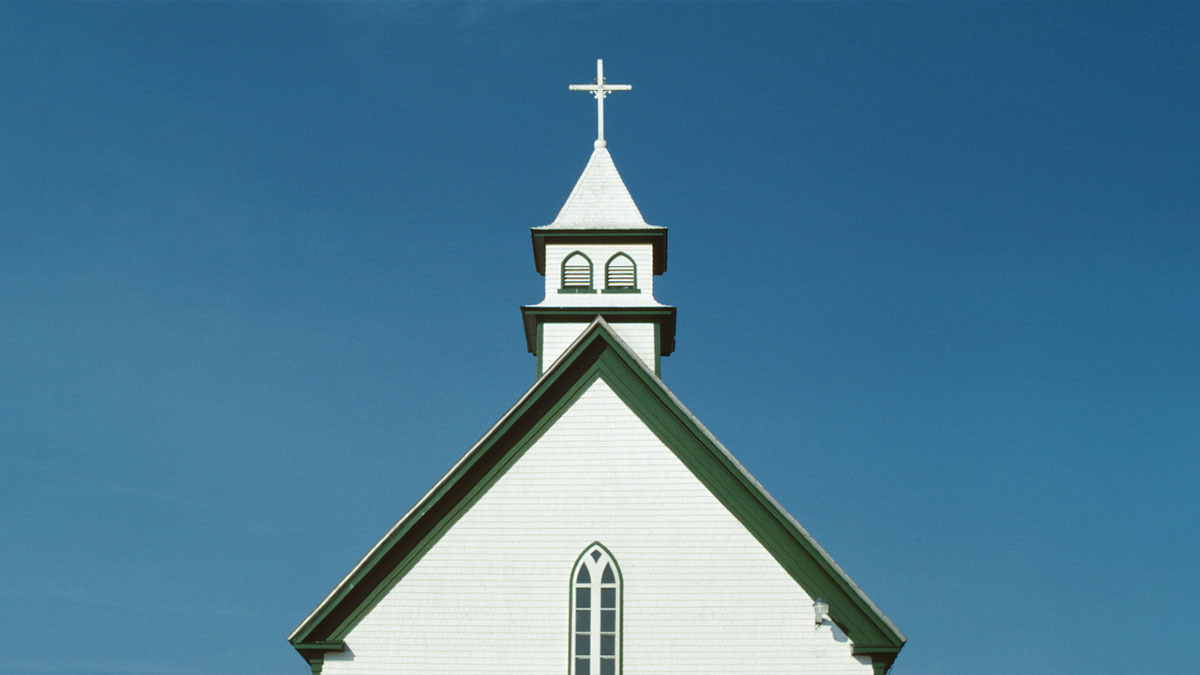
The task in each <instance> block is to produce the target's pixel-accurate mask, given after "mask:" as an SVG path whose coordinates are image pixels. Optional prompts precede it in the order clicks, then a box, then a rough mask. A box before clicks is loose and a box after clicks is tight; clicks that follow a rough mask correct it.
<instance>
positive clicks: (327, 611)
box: [288, 316, 905, 673]
mask: <svg viewBox="0 0 1200 675" xmlns="http://www.w3.org/2000/svg"><path fill="white" fill-rule="evenodd" d="M597 378H601V379H603V380H604V381H605V382H606V383H607V384H608V386H609V387H610V388H611V389H612V390H613V391H614V392H616V394H617V395H618V396H619V397H620V398H621V400H622V401H624V402H625V404H626V405H628V406H629V408H630V409H631V410H632V411H633V412H634V413H635V414H636V415H637V416H638V417H639V418H640V419H641V420H642V421H643V422H644V423H645V424H646V425H647V427H649V428H650V429H651V430H652V431H653V432H654V433H655V435H656V436H658V438H659V439H660V440H661V441H662V442H663V443H664V444H665V445H666V446H667V447H668V448H670V450H671V451H672V452H673V453H674V454H675V455H676V456H677V457H679V459H680V460H681V461H682V462H683V463H684V465H685V466H686V467H687V468H688V470H690V471H691V472H692V473H693V474H694V475H695V476H696V477H697V478H698V479H699V480H700V481H701V482H702V483H703V484H704V485H705V487H707V488H708V490H709V491H711V492H712V493H713V495H714V496H715V497H716V498H717V499H718V500H720V502H721V503H722V504H723V505H724V506H725V507H726V508H727V509H729V511H730V512H731V513H732V514H733V515H734V516H735V517H736V518H737V519H738V520H739V521H740V522H741V523H742V524H743V525H744V526H745V527H746V528H747V530H749V531H750V532H751V534H753V535H754V537H755V538H756V539H757V540H758V541H759V542H761V543H762V545H763V546H764V547H765V548H766V549H767V551H768V552H770V553H771V555H772V556H773V557H774V558H775V559H776V561H778V562H779V564H780V565H781V566H782V567H783V568H784V569H785V570H786V571H787V572H788V574H789V575H790V576H791V577H792V578H793V579H794V580H795V581H796V583H798V584H799V585H800V586H801V587H802V588H803V589H804V590H805V591H806V592H807V593H808V594H809V595H811V596H812V597H814V598H815V597H823V598H825V599H826V600H828V601H829V605H830V610H829V614H830V617H831V618H832V619H833V620H834V621H835V622H836V623H837V624H838V625H839V626H840V627H841V628H842V629H843V631H844V632H845V633H846V635H847V636H848V637H849V638H850V640H851V642H853V645H854V648H853V653H854V654H856V655H864V656H869V657H870V658H871V659H872V662H873V663H874V664H875V668H876V672H877V673H884V672H886V671H887V669H888V668H889V667H890V666H891V663H892V661H893V660H894V659H895V657H896V654H897V653H899V651H900V649H901V647H903V645H904V642H905V637H904V635H903V634H902V633H901V632H900V630H899V629H898V628H896V626H895V625H894V624H893V623H892V622H891V621H890V620H889V619H888V618H887V617H886V616H884V614H883V612H881V611H880V610H879V608H878V607H876V606H875V605H874V603H872V602H871V600H870V599H869V598H867V596H866V594H864V593H863V592H862V590H861V589H859V588H858V586H857V585H856V584H855V583H854V582H853V581H852V580H851V579H850V578H849V577H848V576H847V575H846V573H845V572H843V571H842V569H841V568H840V567H838V566H837V564H836V563H835V562H834V561H833V559H832V558H830V557H829V554H827V553H826V552H825V551H824V549H822V548H821V547H820V546H819V545H818V544H817V543H816V541H814V540H813V538H812V537H811V536H810V535H809V534H808V532H806V531H805V530H804V528H803V527H801V525H800V524H799V523H797V522H796V521H795V520H794V519H793V518H792V517H791V516H790V515H788V514H787V512H786V511H784V510H783V507H781V506H780V505H779V503H778V502H776V501H775V500H774V499H773V498H772V497H771V496H770V495H769V494H767V492H766V490H765V489H763V487H762V485H760V484H759V483H758V481H756V480H755V479H754V478H753V477H752V476H751V475H750V474H749V473H748V472H747V471H746V470H745V468H743V467H742V465H741V464H739V463H738V461H737V460H736V459H734V457H733V455H731V454H730V453H729V451H728V450H726V449H725V447H724V446H722V445H721V443H720V442H719V441H718V440H717V439H716V438H715V437H713V435H712V434H710V433H709V432H708V430H707V429H705V428H704V425H703V424H701V423H700V421H699V420H697V419H696V417H695V416H694V415H692V414H691V412H689V411H688V410H687V408H685V407H684V406H683V404H682V403H680V402H679V400H678V399H677V398H675V395H674V394H672V393H671V391H670V390H669V389H667V387H666V385H665V384H663V382H662V380H660V379H658V377H656V376H655V375H654V372H653V371H652V370H650V369H649V368H648V367H647V366H646V365H645V364H644V363H643V362H642V361H641V360H640V359H639V358H638V357H637V356H635V355H634V353H633V351H632V350H631V349H630V348H629V347H628V346H627V345H626V344H625V343H624V342H623V341H622V340H621V339H620V338H619V337H618V336H617V335H616V333H615V332H614V331H613V330H612V329H611V328H610V327H609V325H608V324H607V323H606V322H605V321H604V320H603V319H602V318H600V317H599V316H597V317H596V318H595V320H594V321H593V322H592V323H591V325H590V326H589V327H588V329H587V330H585V331H584V332H583V334H582V335H580V337H579V338H578V339H577V340H576V341H575V342H574V343H573V344H572V345H571V347H569V348H568V349H567V350H566V351H565V352H564V353H563V355H562V356H561V357H559V359H558V360H557V361H556V362H555V363H554V365H552V366H551V367H550V368H549V369H548V370H546V372H545V373H544V374H543V375H542V376H541V377H540V378H538V380H537V381H536V382H535V383H534V384H533V386H532V387H531V388H530V389H529V390H528V391H526V392H525V394H524V395H523V396H522V397H521V398H520V400H518V401H517V403H516V404H515V405H514V406H513V407H512V408H510V409H509V410H508V412H507V413H505V414H504V416H503V417H501V418H500V420H499V421H498V422H497V423H496V424H495V425H494V426H493V427H492V428H491V429H490V430H488V432H487V433H486V434H484V436H483V438H481V439H480V440H479V441H478V442H477V443H476V444H475V445H474V446H473V447H472V448H471V449H470V450H468V451H467V453H466V454H465V455H463V457H462V458H461V459H459V460H458V462H457V463H456V464H455V465H454V466H453V467H452V468H451V469H450V471H449V472H448V473H447V474H446V475H445V476H443V477H442V479H441V480H439V481H438V482H437V484H435V485H434V486H433V488H432V489H431V490H430V491H429V492H428V493H427V494H426V495H425V496H424V497H422V498H421V500H420V501H419V502H417V504H416V505H415V506H414V507H413V508H412V509H411V510H409V512H408V513H407V514H405V515H404V517H402V518H401V519H400V520H399V522H397V523H396V524H395V525H394V526H393V527H392V528H391V529H390V530H389V531H388V532H387V534H386V535H384V537H383V539H381V540H380V541H379V543H377V544H376V545H375V546H374V547H373V548H372V549H371V550H370V551H369V552H367V555H366V556H364V557H363V559H362V560H361V561H359V563H358V564H357V565H355V567H354V569H352V570H351V571H350V573H349V574H347V575H346V577H345V578H344V579H342V581H341V582H340V583H339V584H338V585H337V586H336V587H335V588H334V589H333V591H331V592H330V593H329V595H328V596H326V597H325V599H324V600H322V601H321V603H320V604H319V605H318V606H317V608H316V609H315V610H313V612H312V613H311V614H309V615H308V617H306V618H305V619H304V621H303V622H301V624H300V625H299V626H298V627H297V628H296V630H294V631H293V632H292V634H291V635H289V636H288V641H289V642H291V643H292V645H293V646H294V647H295V648H296V649H297V651H299V652H300V654H301V655H302V656H304V657H305V658H306V659H309V660H310V661H313V660H314V659H315V660H317V661H319V660H320V659H321V658H322V655H323V653H324V652H326V651H340V650H341V649H342V648H343V643H342V641H343V640H344V639H345V637H346V635H347V634H348V633H349V632H350V630H351V629H353V627H354V626H355V625H356V624H357V623H358V621H359V620H360V619H361V618H362V617H363V616H365V615H366V614H367V612H369V611H370V610H371V608H373V607H374V606H375V604H376V603H377V602H378V601H379V600H380V599H381V598H382V597H383V595H384V594H385V593H386V592H387V591H388V590H389V589H391V588H392V587H393V586H394V585H395V584H396V583H397V582H398V581H399V580H400V579H401V578H402V577H403V576H404V575H405V574H406V573H407V572H408V570H410V569H411V568H412V567H413V566H414V565H415V564H416V563H417V562H418V561H419V560H420V559H421V557H422V556H423V555H424V554H425V552H426V551H428V550H429V549H430V548H431V547H432V546H433V545H434V544H436V542H437V541H438V539H440V538H441V536H442V534H444V533H445V532H446V531H447V530H448V529H449V528H450V527H452V526H453V524H454V523H455V522H456V521H457V520H458V518H459V517H460V516H461V515H462V514H463V513H465V512H466V511H467V510H468V509H469V508H471V506H472V505H474V503H475V502H476V501H477V500H478V499H479V497H481V496H482V495H483V493H485V492H486V491H487V490H488V488H489V487H491V485H492V484H494V483H495V482H496V481H497V480H498V479H499V478H500V477H501V476H502V475H503V474H504V473H505V472H506V471H507V470H508V468H509V467H511V466H512V465H513V464H514V463H515V462H516V461H517V460H518V459H519V458H520V457H521V455H522V454H523V453H524V451H525V450H527V449H528V448H529V447H530V446H531V445H533V443H534V442H535V441H536V440H537V439H538V438H540V437H541V435H542V434H543V433H544V432H545V431H546V430H547V429H549V428H550V426H551V425H553V423H554V422H555V421H556V420H557V419H558V417H559V416H561V415H562V413H563V412H565V411H566V410H567V409H568V408H569V407H570V406H571V405H572V404H573V403H574V401H575V400H576V399H577V398H578V397H579V396H580V395H582V393H583V392H584V391H585V390H586V389H587V388H588V386H590V385H591V383H592V382H594V381H595V380H596V379H597Z"/></svg>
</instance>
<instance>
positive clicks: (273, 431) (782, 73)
mask: <svg viewBox="0 0 1200 675" xmlns="http://www.w3.org/2000/svg"><path fill="white" fill-rule="evenodd" d="M1197 35H1200V11H1198V10H1197V5H1196V4H1190V5H1169V4H1162V3H1150V4H1148V5H1146V6H1140V5H1134V4H1092V3H1087V4H1031V3H1022V4H946V3H938V4H892V3H888V4H832V3H821V4H783V3H772V4H737V5H726V4H613V5H595V4H556V5H544V4H495V5H493V4H486V5H485V4H449V3H447V4H419V5H382V4H348V5H343V4H337V5H332V4H329V5H327V4H312V3H302V4H295V3H278V4H277V3H271V4H147V3H126V4H36V5H35V4H18V3H6V4H3V5H0V133H2V134H3V143H2V146H0V147H2V149H0V308H2V309H0V634H2V635H4V636H5V647H4V649H3V651H2V652H0V673H6V674H8V673H12V674H26V673H80V674H92V673H103V674H118V675H126V674H128V675H134V674H137V675H160V674H161V675H185V674H186V675H217V674H221V675H225V674H228V673H270V674H276V673H278V674H281V675H282V674H286V673H295V674H299V673H303V672H307V671H306V667H305V665H304V664H303V662H302V660H301V659H300V658H299V657H298V656H297V655H296V654H295V653H294V652H293V650H292V649H291V648H290V647H289V646H288V645H287V644H286V642H285V640H284V638H285V636H286V635H287V634H288V633H289V632H290V631H291V629H292V628H293V627H294V626H295V625H296V624H297V623H298V622H299V621H300V620H301V619H302V618H303V617H304V616H305V615H306V614H307V613H308V612H309V611H310V610H311V609H312V608H313V607H314V606H315V605H316V603H317V602H319V601H320V600H321V598H322V597H323V596H324V595H325V593H326V592H328V591H329V589H330V588H332V586H333V585H334V584H335V583H336V582H337V581H338V580H339V579H340V578H341V577H342V575H343V574H345V573H346V572H347V571H348V570H349V569H350V567H351V566H352V565H353V564H354V563H355V562H356V561H357V560H358V559H359V557H360V556H361V555H362V554H364V553H365V552H366V551H367V549H368V548H369V547H370V546H371V545H372V544H373V543H374V542H375V541H376V540H377V539H378V538H379V537H380V536H381V535H382V534H383V533H384V532H385V531H386V529H387V528H388V527H389V526H390V525H391V524H392V523H393V522H394V521H395V520H396V519H397V518H398V517H399V516H400V515H402V514H403V513H404V512H405V511H406V510H407V509H408V507H409V506H410V505H412V504H413V503H414V502H415V501H416V500H417V499H418V498H419V497H420V496H421V495H422V494H423V493H424V492H425V490H426V489H428V488H429V487H430V486H431V485H432V484H433V482H434V481H435V480H437V478H438V477H439V476H440V475H441V474H442V473H443V472H444V471H445V470H446V469H448V468H449V467H450V466H451V464H452V463H453V462H454V461H455V460H456V459H457V458H458V457H459V456H460V455H461V453H463V452H464V451H465V450H466V449H467V448H468V447H469V446H470V445H471V444H472V443H473V442H474V441H475V440H476V439H477V438H478V437H479V436H480V435H482V434H483V432H484V431H486V430H487V428H488V427H489V426H490V425H491V424H492V423H493V422H494V421H495V420H496V419H497V418H498V417H499V416H500V415H501V414H502V413H503V412H504V411H505V410H506V409H507V408H508V406H509V405H511V404H512V403H513V402H515V401H516V399H517V398H518V397H519V396H520V395H521V393H522V392H523V391H524V389H525V388H526V387H527V386H528V385H529V384H531V383H532V380H533V376H534V367H535V363H534V358H533V357H532V356H530V355H528V354H526V353H525V349H524V343H523V337H522V332H521V325H520V318H519V314H518V311H517V307H518V305H521V304H527V303H533V302H537V301H539V300H540V299H541V294H542V289H541V283H542V280H541V277H539V276H538V275H537V274H536V272H535V270H534V267H533V260H532V255H531V251H530V245H529V234H528V228H529V227H532V226H538V225H543V224H545V223H548V222H549V221H550V220H552V219H553V217H554V215H555V214H556V213H557V210H558V208H559V207H560V206H561V204H562V202H563V200H564V199H565V198H566V196H567V193H568V192H569V190H570V188H571V186H572V185H573V184H574V181H575V179H576V178H577V177H578V175H579V172H580V171H581V170H582V168H583V166H584V163H585V162H586V160H587V157H588V155H589V153H590V151H591V141H592V139H593V137H594V134H595V113H594V103H593V102H592V101H591V99H590V98H588V97H586V96H585V95H583V94H578V93H570V92H568V91H567V84H569V83H572V82H588V81H590V80H591V78H592V77H593V75H594V67H595V59H596V58H597V57H603V58H604V59H605V65H606V70H607V74H608V75H609V77H610V81H613V82H622V83H625V82H628V83H631V84H632V85H633V87H634V89H633V92H631V93H629V94H621V95H617V96H614V97H613V98H611V99H610V100H609V105H608V106H607V108H608V117H607V122H608V124H607V126H608V129H607V131H608V133H607V135H608V138H609V147H610V150H611V151H612V154H613V157H614V159H615V161H616V163H617V167H618V168H619V169H620V170H621V172H622V174H623V176H624V178H625V181H626V183H627V185H628V186H629V188H630V191H631V192H632V194H633V196H634V199H635V200H636V201H637V203H638V204H639V206H640V207H641V210H642V212H643V214H644V215H645V216H646V218H647V220H648V221H649V222H651V223H654V224H658V225H665V226H668V227H670V228H671V250H670V265H669V270H668V272H667V274H666V275H665V276H663V277H661V278H660V279H659V281H658V283H657V286H656V289H655V291H656V295H657V296H658V297H659V299H660V300H662V301H664V302H668V303H671V304H675V305H677V306H678V307H679V333H678V347H677V351H676V352H675V354H674V355H672V356H670V357H669V358H667V359H664V361H663V377H664V379H665V381H666V382H667V384H668V385H669V386H671V387H672V389H673V390H674V391H675V392H676V394H677V395H678V396H679V397H680V398H681V399H682V400H683V401H684V403H685V404H687V405H688V406H689V407H690V408H691V409H692V411H693V412H695V413H696V414H697V415H698V416H699V417H700V418H701V419H702V420H704V422H705V423H706V424H707V426H708V427H709V428H710V429H711V430H712V431H713V433H714V434H716V436H717V437H718V438H720V439H721V440H722V441H723V442H724V443H725V445H726V446H728V447H729V448H730V449H731V450H732V451H733V452H734V453H735V454H736V455H737V456H738V457H739V458H740V459H741V461H742V462H743V463H744V464H745V465H746V467H747V468H748V469H749V470H750V471H751V472H753V473H754V474H755V475H756V476H757V477H758V478H759V479H760V480H761V481H762V482H763V483H764V484H765V486H766V487H767V488H768V489H769V490H770V491H771V492H772V493H773V494H774V495H775V496H776V497H777V498H778V499H779V500H780V501H781V502H782V503H783V504H784V505H785V506H786V507H787V508H788V509H789V510H790V511H791V513H792V514H793V515H794V516H796V518H797V519H798V520H799V521H800V522H801V523H803V524H804V525H805V526H806V527H807V528H808V529H809V531H810V532H812V533H813V535H814V536H815V537H816V538H817V539H818V541H820V542H821V543H822V544H823V545H824V546H825V548H826V549H827V550H828V551H829V552H830V553H831V554H832V555H833V557H834V558H835V559H836V560H837V561H838V562H839V563H840V564H841V565H842V566H843V567H844V568H845V569H846V570H847V572H848V573H849V574H850V575H851V576H852V577H853V578H854V579H855V580H856V581H857V582H858V583H859V584H860V585H861V586H862V587H863V588H864V589H865V590H866V592H867V593H868V594H869V595H870V596H871V597H872V599H874V600H875V602H876V603H877V604H878V605H879V606H880V607H881V608H882V609H883V610H884V611H885V612H886V613H887V614H888V615H889V616H890V617H891V618H892V619H893V620H894V621H895V622H896V623H897V624H898V625H899V626H900V627H901V629H902V630H904V631H905V632H906V633H907V635H908V637H909V645H908V646H907V647H906V648H905V650H904V652H903V653H902V654H901V656H900V659H899V660H898V661H897V664H896V667H895V670H894V671H893V672H894V673H896V674H897V675H910V674H931V675H952V674H955V673H981V674H988V673H996V674H1001V673H1035V672H1037V673H1052V672H1053V673H1130V672H1145V671H1146V670H1153V671H1156V672H1187V671H1189V670H1193V669H1194V667H1195V664H1194V661H1195V658H1194V654H1193V653H1192V652H1193V651H1194V650H1193V649H1192V648H1190V647H1189V645H1192V644H1194V641H1195V629H1196V627H1197V626H1200V609H1198V608H1200V591H1198V588H1200V578H1198V575H1197V568H1198V565H1197V563H1196V560H1197V558H1198V557H1200V527H1198V525H1200V523H1198V520H1200V518H1198V512H1200V508H1198V507H1197V493H1198V488H1200V479H1198V478H1197V474H1198V472H1200V460H1198V459H1197V451H1198V450H1200V350H1198V348H1197V346H1198V344H1200V278H1198V272H1197V270H1198V263H1200V233H1198V231H1197V223H1198V216H1200V189H1198V187H1197V186H1198V185H1200V161H1198V160H1197V158H1198V157H1200V130H1198V122H1197V120H1198V119H1200V115H1198V110H1200V105H1198V104H1200V47H1198V40H1197ZM564 621H565V618H564ZM564 658H565V657H564ZM1148 663H1149V664H1153V667H1148V666H1147V664H1148Z"/></svg>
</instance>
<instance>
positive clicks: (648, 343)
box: [541, 322, 654, 370]
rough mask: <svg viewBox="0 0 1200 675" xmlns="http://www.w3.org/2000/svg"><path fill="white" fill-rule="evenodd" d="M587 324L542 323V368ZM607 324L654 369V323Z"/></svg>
mask: <svg viewBox="0 0 1200 675" xmlns="http://www.w3.org/2000/svg"><path fill="white" fill-rule="evenodd" d="M588 325H589V324H587V323H555V322H546V323H543V324H542V347H541V354H542V369H543V370H548V369H549V368H550V366H551V365H553V364H554V362H555V361H556V360H557V359H558V357H560V356H562V353H563V352H564V351H566V349H567V347H570V346H571V343H572V342H574V341H575V339H576V338H578V337H579V336H580V334H582V333H583V331H584V329H586V328H587V327H588ZM609 326H611V327H612V328H613V330H615V331H616V333H617V335H618V336H620V338H621V339H622V340H624V341H625V343H626V344H628V345H629V347H630V349H632V350H633V353H634V354H636V355H637V357H638V358H640V359H641V360H642V361H643V362H644V363H645V364H646V365H647V366H649V367H650V369H651V370H654V324H652V323H611V324H609Z"/></svg>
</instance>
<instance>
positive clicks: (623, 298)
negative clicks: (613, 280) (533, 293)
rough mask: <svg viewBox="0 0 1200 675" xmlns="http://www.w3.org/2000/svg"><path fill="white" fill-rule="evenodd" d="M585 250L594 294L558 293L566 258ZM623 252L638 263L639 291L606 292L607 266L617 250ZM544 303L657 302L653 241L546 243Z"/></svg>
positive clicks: (623, 304) (621, 304)
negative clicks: (618, 243) (589, 260)
mask: <svg viewBox="0 0 1200 675" xmlns="http://www.w3.org/2000/svg"><path fill="white" fill-rule="evenodd" d="M575 251H582V252H583V253H585V254H586V255H587V257H588V258H590V259H591V261H592V288H593V289H595V291H596V292H595V293H594V294H593V293H559V292H558V291H559V288H560V287H561V286H562V262H563V259H564V258H566V257H567V256H568V255H570V254H571V253H573V252H575ZM618 252H624V253H625V254H626V255H628V256H629V257H630V258H631V259H632V260H633V261H634V263H636V265H637V287H638V290H639V291H641V292H640V293H604V292H603V290H604V266H605V264H606V263H608V259H609V258H611V257H612V256H613V255H614V254H615V253H618ZM541 304H542V305H549V306H555V307H560V306H561V307H585V306H586V307H592V306H610V307H641V306H646V305H658V304H659V303H658V301H656V300H655V299H654V247H653V246H651V245H650V244H624V245H619V246H618V245H612V244H548V245H547V246H546V298H545V299H544V300H543V301H542V302H541Z"/></svg>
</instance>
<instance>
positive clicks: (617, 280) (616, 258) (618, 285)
mask: <svg viewBox="0 0 1200 675" xmlns="http://www.w3.org/2000/svg"><path fill="white" fill-rule="evenodd" d="M622 260H625V261H628V263H629V264H627V265H626V264H622V263H621V261H622ZM604 292H605V293H641V291H640V290H638V285H637V263H636V262H634V260H633V258H632V257H631V256H630V255H629V254H628V253H625V252H624V251H617V252H616V253H614V254H612V256H611V257H610V258H609V259H608V262H606V263H604Z"/></svg>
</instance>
